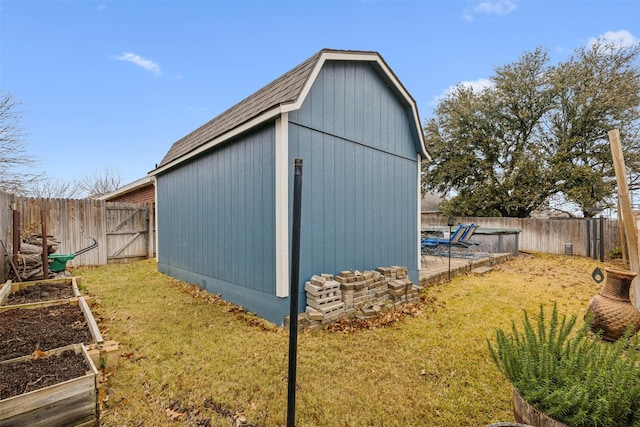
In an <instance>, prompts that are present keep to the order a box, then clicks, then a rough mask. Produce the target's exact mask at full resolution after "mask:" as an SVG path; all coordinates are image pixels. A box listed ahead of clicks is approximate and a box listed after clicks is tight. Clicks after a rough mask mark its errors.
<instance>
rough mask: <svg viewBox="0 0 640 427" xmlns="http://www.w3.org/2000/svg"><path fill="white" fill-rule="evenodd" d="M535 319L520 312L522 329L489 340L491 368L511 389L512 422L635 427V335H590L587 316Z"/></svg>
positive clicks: (639, 378)
mask: <svg viewBox="0 0 640 427" xmlns="http://www.w3.org/2000/svg"><path fill="white" fill-rule="evenodd" d="M576 321H577V316H576V315H573V316H571V317H570V318H567V316H566V315H562V316H559V315H558V311H557V307H556V305H555V304H554V306H553V311H552V313H551V316H550V317H548V318H547V316H545V313H544V309H543V307H542V305H541V306H540V311H539V314H538V316H537V318H536V319H535V320H531V318H530V316H529V315H528V313H527V312H526V310H525V311H524V318H523V320H522V328H521V329H518V328H517V327H516V324H515V322H512V325H511V331H510V332H509V333H507V332H505V331H503V330H502V329H498V330H496V335H495V339H494V340H493V341H491V340H488V346H489V353H490V355H491V358H492V359H493V361H494V362H495V364H496V366H497V367H498V369H499V370H500V372H502V374H504V375H505V376H506V377H507V379H508V380H509V381H510V382H511V383H512V384H513V387H514V415H515V418H516V422H519V423H526V424H529V425H534V426H563V425H566V426H603V427H605V426H616V427H620V426H640V352H639V351H637V350H636V349H637V348H638V338H636V337H632V336H631V333H627V334H625V336H624V337H622V338H621V339H620V340H618V341H616V342H614V343H608V342H604V341H602V340H601V339H600V337H599V336H598V335H594V334H592V333H590V321H591V317H590V316H588V317H587V318H586V321H585V322H584V324H583V325H582V326H581V327H576Z"/></svg>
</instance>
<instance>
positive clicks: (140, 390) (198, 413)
mask: <svg viewBox="0 0 640 427" xmlns="http://www.w3.org/2000/svg"><path fill="white" fill-rule="evenodd" d="M596 265H599V266H600V267H601V268H602V270H603V271H604V267H605V265H602V264H600V263H596V262H595V261H592V260H590V259H588V258H579V257H563V256H548V255H542V254H539V255H538V254H537V255H535V256H528V255H526V254H524V255H523V256H521V257H519V258H517V259H513V260H511V261H508V262H506V263H504V264H501V265H499V266H496V267H494V270H493V271H492V272H490V273H488V274H485V275H483V276H477V275H465V276H459V277H455V278H454V279H453V280H452V281H451V282H450V283H445V284H441V285H438V286H434V287H430V288H426V289H424V290H423V296H424V298H423V299H424V302H423V303H422V304H421V305H420V307H419V308H420V310H418V311H417V312H416V313H414V315H413V316H408V317H406V318H404V319H402V320H400V321H398V322H395V323H393V324H392V325H390V326H387V327H379V328H374V329H366V330H364V329H363V330H356V331H354V332H350V333H345V332H329V331H325V330H322V331H314V332H311V333H309V332H301V333H300V335H299V340H298V371H297V380H298V388H297V393H296V403H297V404H296V421H297V423H296V425H297V426H300V427H302V426H342V427H344V426H434V427H437V426H443V427H452V426H483V425H486V424H490V423H495V422H499V421H512V420H513V415H512V410H511V387H510V385H509V383H508V382H507V381H506V380H505V379H504V378H503V377H502V376H501V374H500V373H499V372H498V370H497V369H496V367H495V366H494V365H493V362H492V361H491V360H490V357H489V353H488V350H487V343H486V340H487V339H492V338H493V336H494V334H495V329H496V328H497V327H501V328H508V327H510V324H511V321H512V320H515V321H516V322H519V321H520V319H521V318H522V309H527V310H528V311H529V312H530V313H537V312H538V309H539V305H540V304H543V305H545V306H546V307H549V309H550V307H551V306H552V305H553V303H554V301H555V302H557V303H558V309H559V312H560V313H561V314H562V313H567V314H573V313H578V314H579V316H580V318H582V313H584V312H585V309H586V306H587V303H588V301H589V299H590V298H591V297H592V296H594V295H596V294H597V293H598V292H599V291H600V289H601V287H602V285H601V284H600V285H599V284H596V283H595V282H593V280H592V279H591V272H592V270H593V269H594V268H595V267H596ZM73 274H74V275H75V276H78V277H81V278H82V287H83V290H84V292H87V293H89V294H90V295H92V297H93V303H94V305H93V308H92V310H93V312H94V315H95V316H96V318H97V319H98V320H99V325H100V329H101V331H102V332H103V334H104V335H105V336H106V337H107V338H108V339H113V340H116V341H118V342H119V343H120V347H121V356H120V360H119V364H118V366H117V368H116V370H115V371H114V372H113V373H112V374H109V375H107V378H106V383H105V390H106V395H105V396H103V397H102V398H101V406H102V411H101V425H102V426H162V425H192V426H208V425H211V426H229V425H230V424H231V422H230V419H231V417H232V416H233V415H234V414H236V413H237V412H241V413H243V414H244V415H245V416H246V418H247V420H248V421H249V423H251V424H253V425H255V426H263V427H270V426H281V425H285V424H286V414H287V378H286V376H287V367H288V363H287V352H288V336H289V335H288V331H286V330H284V329H283V328H278V327H276V326H274V325H271V324H269V323H267V322H265V321H262V320H260V319H258V318H256V317H254V316H252V315H249V314H246V313H244V311H243V310H241V309H238V308H237V307H235V306H233V305H231V304H226V303H224V302H222V301H220V300H219V298H217V297H215V296H212V295H211V294H208V293H206V292H200V291H198V289H197V288H195V287H194V286H191V285H188V284H185V283H183V282H180V281H177V280H175V279H172V278H170V277H168V276H165V275H163V274H160V273H158V272H157V271H156V264H155V262H154V261H152V260H148V261H141V262H136V263H132V264H118V265H108V266H102V267H94V268H77V269H74V270H73Z"/></svg>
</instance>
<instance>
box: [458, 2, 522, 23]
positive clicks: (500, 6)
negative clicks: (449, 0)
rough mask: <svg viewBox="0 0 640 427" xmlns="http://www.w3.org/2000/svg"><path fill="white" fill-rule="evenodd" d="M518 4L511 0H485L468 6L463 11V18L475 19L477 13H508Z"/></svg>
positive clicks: (470, 20)
mask: <svg viewBox="0 0 640 427" xmlns="http://www.w3.org/2000/svg"><path fill="white" fill-rule="evenodd" d="M516 8H517V6H516V4H515V3H514V2H512V1H511V0H497V1H483V2H480V3H478V4H477V5H476V6H475V7H471V8H466V9H465V10H464V12H463V13H462V19H463V20H465V21H467V22H472V21H474V20H475V18H476V16H477V15H480V14H484V15H501V16H502V15H508V14H510V13H511V12H513V11H514V10H516Z"/></svg>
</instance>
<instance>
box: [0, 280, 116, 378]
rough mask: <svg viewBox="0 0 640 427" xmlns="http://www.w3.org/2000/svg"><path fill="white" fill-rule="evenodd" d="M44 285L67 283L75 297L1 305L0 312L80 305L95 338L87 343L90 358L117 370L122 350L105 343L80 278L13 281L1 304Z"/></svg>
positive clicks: (2, 291)
mask: <svg viewBox="0 0 640 427" xmlns="http://www.w3.org/2000/svg"><path fill="white" fill-rule="evenodd" d="M42 283H67V284H69V285H70V286H72V289H73V294H74V297H72V298H66V299H57V300H50V301H39V302H33V303H28V304H15V305H4V306H3V305H0V312H3V311H7V310H13V309H16V308H19V309H32V308H39V307H50V306H54V305H61V304H70V305H72V306H75V305H79V306H80V310H82V313H83V314H84V317H85V319H86V321H87V327H88V328H89V332H90V333H91V336H92V338H93V340H92V342H91V343H87V349H88V351H89V356H90V357H91V359H92V360H93V363H94V364H95V365H96V366H97V367H99V368H101V369H105V370H112V369H115V367H116V365H117V363H118V357H119V355H120V348H119V346H118V343H117V342H115V341H112V340H109V341H105V340H104V339H103V337H102V334H101V333H100V329H99V328H98V325H97V323H96V321H95V318H94V317H93V313H91V309H90V308H89V304H88V303H87V300H88V297H86V296H80V291H79V289H78V285H79V284H80V278H79V277H65V278H62V279H48V280H36V281H31V282H18V283H15V282H12V281H11V280H9V281H7V282H5V283H4V284H3V285H2V287H1V288H0V304H2V303H3V301H5V299H6V298H7V297H8V295H9V294H11V293H14V292H17V291H19V290H21V289H24V288H26V287H29V286H37V285H39V284H42Z"/></svg>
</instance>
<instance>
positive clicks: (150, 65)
mask: <svg viewBox="0 0 640 427" xmlns="http://www.w3.org/2000/svg"><path fill="white" fill-rule="evenodd" d="M115 59H117V60H118V61H128V62H131V63H132V64H135V65H137V66H138V67H142V68H144V69H145V70H147V71H151V72H152V73H153V74H155V75H156V76H159V75H161V74H162V71H161V70H160V66H159V65H158V64H156V63H155V62H153V61H152V60H150V59H146V58H143V57H141V56H140V55H136V54H135V53H131V52H125V53H123V54H122V55H118V56H116V57H115Z"/></svg>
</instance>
